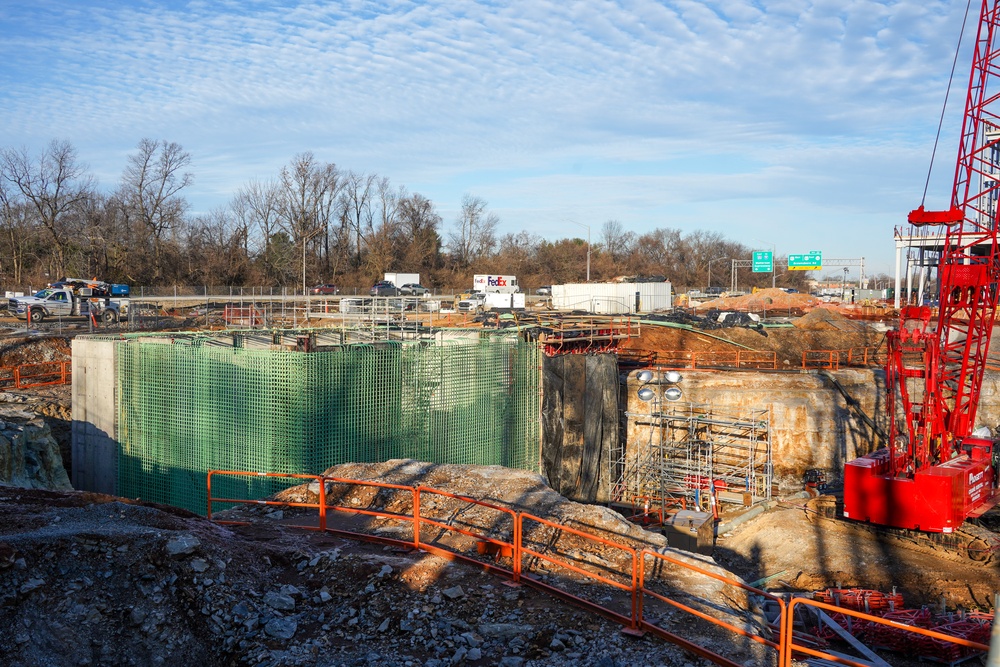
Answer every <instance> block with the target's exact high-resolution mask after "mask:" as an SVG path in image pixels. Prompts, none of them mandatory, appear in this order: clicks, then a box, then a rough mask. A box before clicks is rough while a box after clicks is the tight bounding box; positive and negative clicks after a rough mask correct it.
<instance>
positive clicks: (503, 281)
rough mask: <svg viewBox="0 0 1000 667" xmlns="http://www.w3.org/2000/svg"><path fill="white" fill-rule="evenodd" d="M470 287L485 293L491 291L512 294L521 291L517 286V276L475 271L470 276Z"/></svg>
mask: <svg viewBox="0 0 1000 667" xmlns="http://www.w3.org/2000/svg"><path fill="white" fill-rule="evenodd" d="M472 289H473V291H475V292H485V293H487V294H489V293H491V292H495V293H498V294H514V293H515V292H520V291H521V290H520V288H519V287H518V286H517V276H494V275H490V274H485V273H477V274H476V275H475V276H473V277H472Z"/></svg>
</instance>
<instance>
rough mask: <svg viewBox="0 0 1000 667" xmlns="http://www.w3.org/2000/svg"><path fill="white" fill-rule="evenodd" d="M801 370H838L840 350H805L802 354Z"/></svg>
mask: <svg viewBox="0 0 1000 667" xmlns="http://www.w3.org/2000/svg"><path fill="white" fill-rule="evenodd" d="M802 368H804V369H805V368H825V369H826V370H831V371H835V370H839V369H840V350H806V351H805V352H803V353H802Z"/></svg>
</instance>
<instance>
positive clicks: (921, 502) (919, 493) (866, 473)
mask: <svg viewBox="0 0 1000 667" xmlns="http://www.w3.org/2000/svg"><path fill="white" fill-rule="evenodd" d="M888 470H889V460H888V451H887V450H885V449H880V450H878V451H876V452H874V453H872V454H869V455H868V456H862V457H861V458H858V459H855V460H853V461H850V462H849V463H848V464H847V465H846V466H845V467H844V516H845V517H847V518H849V519H857V520H858V521H870V522H872V523H877V524H880V525H884V526H895V527H896V528H909V529H912V530H925V531H930V532H934V533H950V532H952V531H953V530H955V529H956V528H958V527H959V526H960V525H962V522H963V521H965V518H966V517H967V516H969V515H970V514H974V513H976V511H977V510H979V511H980V512H982V511H985V510H986V509H988V508H989V507H991V506H992V505H993V504H995V503H996V501H997V500H998V497H997V496H995V495H993V494H992V489H993V486H994V485H993V468H992V466H991V465H990V461H989V460H978V461H976V460H973V459H971V458H969V457H968V456H959V457H957V458H954V459H952V460H951V461H948V462H947V463H942V464H940V465H936V466H932V467H929V468H927V469H926V470H923V471H920V472H917V473H916V474H914V475H913V476H912V477H899V476H892V475H890V474H888Z"/></svg>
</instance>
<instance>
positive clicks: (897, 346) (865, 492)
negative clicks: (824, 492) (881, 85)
mask: <svg viewBox="0 0 1000 667" xmlns="http://www.w3.org/2000/svg"><path fill="white" fill-rule="evenodd" d="M998 29H1000V0H983V3H982V9H981V12H980V20H979V31H978V37H977V40H976V44H975V49H974V55H973V61H972V74H971V77H970V80H969V87H968V91H967V93H968V94H967V98H966V106H965V116H964V122H963V127H962V134H961V141H960V145H959V152H958V161H957V165H956V170H955V180H954V187H953V190H952V200H951V208H950V209H949V210H946V211H926V210H924V207H923V205H922V204H921V206H920V207H919V208H917V209H916V210H914V211H911V212H910V214H909V217H908V220H909V222H910V224H911V225H913V226H914V227H916V228H918V229H920V230H922V231H923V232H924V233H925V234H927V235H928V236H929V238H932V239H937V240H938V241H939V243H940V245H938V248H939V256H938V263H937V279H938V285H939V295H940V297H939V310H938V313H937V318H936V326H933V327H932V326H931V319H932V312H931V309H930V308H929V307H927V306H922V305H910V306H906V307H904V308H903V309H902V310H901V312H900V319H899V328H898V329H896V330H892V331H890V332H888V333H887V340H888V349H889V355H888V357H889V358H888V361H887V364H886V387H887V400H886V405H887V408H888V411H889V414H888V417H889V420H888V421H889V432H888V437H887V442H886V443H885V446H884V447H883V448H882V449H879V450H877V451H875V452H873V453H871V454H868V455H867V456H862V457H860V458H858V459H855V460H853V461H850V462H849V463H848V464H847V466H846V467H845V470H844V516H845V517H848V518H850V519H857V520H861V521H870V522H872V523H875V524H880V525H884V526H894V527H897V528H905V529H913V530H919V531H927V532H939V533H951V532H955V531H956V530H957V529H958V528H959V527H960V526H961V525H962V523H963V521H965V520H966V519H967V518H970V517H977V516H980V515H981V514H982V513H984V512H985V511H986V510H987V509H989V508H990V507H992V506H993V505H994V504H996V503H997V502H998V500H1000V497H998V494H997V464H998V460H997V459H998V454H1000V445H998V442H997V441H996V440H994V439H993V437H992V435H991V434H990V432H989V429H987V428H980V429H975V428H974V423H975V417H976V408H977V405H978V402H979V393H980V389H981V387H982V382H983V373H984V371H985V367H986V358H987V350H988V348H989V343H990V335H991V333H992V329H993V323H994V320H995V318H996V310H997V300H998V297H1000V291H998V288H1000V256H998V248H997V224H998V222H1000V219H998V211H997V197H998V195H1000V96H998V93H1000V85H998V84H1000V70H998V67H1000V51H998V46H997V44H996V42H997V41H998V35H997V32H998ZM935 245H937V244H935Z"/></svg>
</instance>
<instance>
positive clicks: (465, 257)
mask: <svg viewBox="0 0 1000 667" xmlns="http://www.w3.org/2000/svg"><path fill="white" fill-rule="evenodd" d="M486 206H487V204H486V201H485V200H484V199H482V198H481V197H475V196H473V195H471V194H466V195H464V196H463V197H462V212H461V213H460V214H459V216H458V220H456V221H455V225H456V228H455V229H453V230H452V232H451V234H450V235H449V238H448V249H449V251H450V252H451V256H452V259H453V260H454V261H455V262H457V263H458V264H460V265H468V264H471V263H473V262H476V261H479V260H482V259H484V258H487V257H489V256H490V255H492V254H493V253H494V252H495V247H496V230H497V226H499V224H500V217H499V216H498V215H497V214H496V213H492V212H490V211H488V210H487V209H486Z"/></svg>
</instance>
